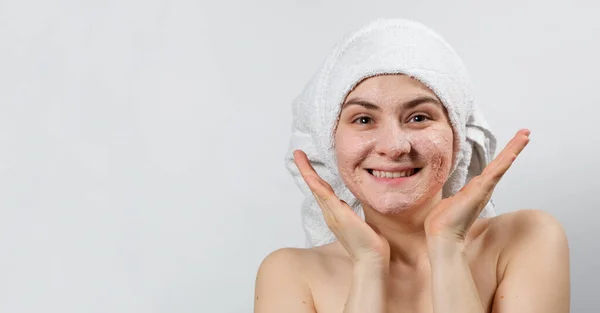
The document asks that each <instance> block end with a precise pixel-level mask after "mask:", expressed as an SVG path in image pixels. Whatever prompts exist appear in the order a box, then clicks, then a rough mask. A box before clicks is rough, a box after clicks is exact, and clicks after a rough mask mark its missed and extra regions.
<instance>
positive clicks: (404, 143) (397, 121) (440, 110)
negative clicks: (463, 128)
mask: <svg viewBox="0 0 600 313" xmlns="http://www.w3.org/2000/svg"><path fill="white" fill-rule="evenodd" d="M398 86H400V87H401V88H398ZM418 97H429V98H431V100H430V101H426V102H422V103H421V104H420V105H418V106H416V107H414V108H410V109H408V110H407V109H405V106H403V105H402V104H404V103H407V102H408V101H410V100H412V99H414V98H418ZM347 99H348V100H347V101H346V103H347V105H345V106H344V107H343V109H342V111H341V114H340V118H339V122H338V125H337V128H336V132H335V150H336V155H337V159H338V169H339V172H340V176H341V178H342V180H343V181H344V183H345V184H346V186H347V187H348V189H349V190H350V191H351V192H352V193H353V194H354V195H355V196H356V197H357V198H358V199H359V200H360V202H361V203H362V204H363V206H365V205H366V206H368V207H369V209H373V210H376V211H378V212H379V213H382V214H397V213H400V212H404V211H409V210H411V209H414V208H418V207H422V206H423V205H424V204H425V203H427V202H429V201H431V200H432V199H435V200H437V199H439V197H440V196H439V192H440V190H441V188H442V186H443V185H444V183H445V181H446V180H447V178H448V176H449V172H450V168H451V166H452V157H453V131H452V127H451V126H450V123H449V121H448V118H447V116H446V113H445V110H444V107H443V106H442V105H441V103H440V101H439V100H438V98H437V97H436V95H435V94H434V93H433V92H431V91H430V90H429V89H427V88H426V87H425V86H424V85H422V84H421V83H419V82H417V81H416V80H413V79H410V78H409V77H406V76H401V75H382V76H376V77H373V78H370V79H367V80H365V81H364V82H362V83H361V84H359V85H358V86H357V87H356V88H355V89H354V90H353V91H352V92H351V93H350V94H349V95H348V97H347ZM357 99H360V101H353V100H357ZM357 102H358V103H362V102H369V103H371V104H374V105H376V106H377V107H378V109H373V108H367V107H365V106H362V105H360V104H353V103H357ZM398 166H401V167H410V168H421V169H422V170H421V171H420V172H419V173H418V174H417V175H415V179H414V180H411V182H410V183H407V184H405V185H403V186H401V187H396V186H382V185H381V184H378V183H375V182H374V180H373V179H372V175H371V174H369V172H367V170H366V169H379V168H383V169H385V168H390V167H398Z"/></svg>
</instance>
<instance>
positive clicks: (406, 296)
mask: <svg viewBox="0 0 600 313" xmlns="http://www.w3.org/2000/svg"><path fill="white" fill-rule="evenodd" d="M432 95H433V93H432V92H431V91H430V90H428V89H427V88H426V87H425V86H423V85H422V84H420V83H418V82H417V81H414V80H412V79H410V78H408V77H406V76H401V75H383V76H377V77H372V78H369V79H367V80H365V81H363V82H362V83H361V84H359V85H358V86H357V87H356V88H355V89H354V90H353V91H352V92H351V93H350V94H349V95H348V97H347V98H346V101H345V104H346V105H345V106H344V108H343V110H342V113H341V115H340V120H339V123H338V125H337V129H336V141H335V144H336V152H337V153H338V155H337V157H338V166H339V169H340V173H341V175H342V177H343V179H344V182H345V183H346V184H347V186H348V187H349V188H350V190H351V191H352V192H353V193H354V194H355V195H356V196H357V198H358V199H359V200H360V201H361V202H362V204H363V208H364V212H365V221H363V220H362V219H360V218H359V217H358V216H357V215H356V214H354V212H353V211H352V210H351V209H350V208H349V207H348V205H347V204H346V203H344V202H343V201H341V200H339V199H338V198H337V197H336V196H335V194H334V193H333V189H332V188H331V186H329V185H328V184H327V183H326V182H325V181H323V180H322V179H320V177H318V174H317V173H316V172H315V171H314V169H313V168H312V167H311V166H310V164H309V162H308V159H307V158H306V155H305V154H304V153H302V152H301V151H297V152H296V153H295V154H294V157H295V160H296V164H297V166H298V168H299V170H300V172H301V174H302V176H303V178H304V179H305V181H306V182H307V184H308V185H309V187H310V188H311V190H312V191H313V194H314V195H315V199H316V200H317V202H318V203H319V205H320V207H321V208H322V210H323V214H324V217H325V220H326V221H327V224H328V226H329V228H330V229H331V230H332V231H333V233H334V234H335V235H336V237H337V239H338V240H337V241H335V242H334V243H332V244H329V245H325V246H321V247H316V248H311V249H294V248H285V249H280V250H277V251H275V252H273V253H271V254H270V255H269V256H267V257H266V258H265V260H264V261H263V262H262V264H261V266H260V268H259V271H258V275H257V279H256V289H255V292H256V295H255V312H256V313H272V312H302V313H315V312H319V313H328V312H345V313H351V312H371V313H383V312H434V313H441V312H444V313H453V312H461V313H465V312H472V313H481V312H492V313H508V312H510V313H519V312H523V313H525V312H528V313H531V312H533V313H542V312H544V313H565V312H568V311H569V304H570V303H569V301H570V277H569V251H568V243H567V240H566V235H565V233H564V230H563V229H562V226H561V225H560V223H558V221H556V219H554V218H553V217H552V216H550V215H549V214H547V213H545V212H543V211H538V210H522V211H516V212H512V213H509V214H504V215H500V216H497V217H494V218H486V219H477V218H476V217H477V216H478V214H479V212H480V211H481V209H482V208H483V205H482V204H485V203H486V202H487V200H488V199H489V197H491V193H492V192H493V189H494V187H495V186H496V184H497V183H498V182H499V180H500V178H501V177H502V176H503V175H504V173H505V172H506V171H507V170H508V168H509V167H510V165H511V164H512V163H513V162H514V160H515V159H516V156H517V155H518V154H519V153H520V152H521V151H522V150H523V148H524V147H525V145H526V144H527V143H528V142H529V138H528V136H529V131H526V130H522V131H519V132H518V133H517V134H516V135H515V137H514V138H513V139H512V140H511V141H510V142H509V143H508V144H507V146H506V147H505V148H504V150H503V151H502V152H501V153H500V154H499V155H498V157H496V159H494V161H493V162H492V163H490V165H488V167H486V169H485V170H484V172H483V173H482V175H480V176H478V177H476V178H474V179H473V180H472V181H471V182H470V183H469V184H467V185H466V186H465V188H463V190H461V191H460V192H459V193H458V194H456V195H455V196H453V197H450V198H446V199H442V197H441V186H442V185H443V183H444V182H445V180H446V179H447V177H448V174H449V173H448V172H449V169H450V168H451V161H450V160H452V151H453V148H454V147H453V146H452V143H453V141H452V139H453V138H452V130H451V128H450V125H449V123H448V120H447V118H446V115H445V112H444V110H443V108H441V107H440V106H436V105H435V102H436V101H435V100H436V99H434V100H430V101H425V102H423V101H420V102H421V104H420V105H419V106H407V104H408V103H411V102H412V103H415V100H416V99H422V98H423V97H428V96H432ZM358 96H360V98H361V99H362V100H363V101H362V103H363V105H355V104H353V105H349V103H350V102H352V101H353V99H356V98H358ZM430 98H431V97H430ZM365 102H369V103H370V104H372V105H375V106H377V108H378V109H375V108H374V107H373V106H372V105H371V106H369V105H366V106H367V107H370V108H364V107H365V105H364V103H365ZM355 107H356V108H355ZM409 107H410V108H409ZM353 110H356V111H353ZM417 115H423V116H425V117H427V116H429V119H427V118H421V117H416V116H417ZM365 117H366V118H365ZM359 118H360V119H359ZM388 166H389V167H395V166H409V167H411V166H412V167H419V168H422V170H421V171H420V172H419V173H417V175H416V176H415V177H414V178H413V179H412V180H406V181H405V182H403V183H402V184H397V185H395V186H390V185H386V184H382V183H381V182H377V181H374V180H373V178H372V177H371V176H370V174H369V173H368V171H366V169H369V168H377V167H388Z"/></svg>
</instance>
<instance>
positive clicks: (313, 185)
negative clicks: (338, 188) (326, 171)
mask: <svg viewBox="0 0 600 313" xmlns="http://www.w3.org/2000/svg"><path fill="white" fill-rule="evenodd" d="M294 163H295V164H296V167H298V170H299V171H300V175H302V178H303V179H304V181H305V182H306V183H307V184H308V186H309V188H310V189H311V190H320V191H321V192H319V196H321V197H326V196H328V195H329V194H332V193H333V192H334V191H333V188H331V186H330V185H329V184H328V183H327V182H326V181H325V180H323V179H322V178H321V177H320V176H319V174H318V173H317V171H316V170H315V169H314V168H313V166H312V165H311V164H310V162H309V160H308V157H307V156H306V153H304V151H302V150H295V151H294ZM323 188H324V190H323Z"/></svg>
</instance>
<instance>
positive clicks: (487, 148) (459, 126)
mask: <svg viewBox="0 0 600 313" xmlns="http://www.w3.org/2000/svg"><path fill="white" fill-rule="evenodd" d="M383 74H403V75H407V76H409V77H412V78H414V79H416V80H418V81H420V82H421V83H423V84H424V85H425V86H427V87H428V88H429V89H431V90H432V91H433V92H434V93H435V94H436V95H437V96H438V98H439V99H440V100H441V102H442V104H443V105H444V107H445V108H446V110H447V112H448V118H449V120H450V123H451V125H452V128H453V130H454V140H455V147H458V149H455V153H456V155H455V156H454V163H453V166H452V170H451V174H450V176H449V178H448V180H447V181H446V183H445V185H444V187H443V197H444V198H446V197H449V196H452V195H454V194H455V193H457V192H458V191H459V190H460V189H461V188H462V187H463V186H464V185H465V184H466V183H467V182H468V181H469V180H470V179H471V178H473V177H474V176H477V175H479V174H481V172H482V170H483V169H484V168H485V166H487V164H488V163H489V162H490V161H491V160H492V158H493V156H494V153H495V150H496V138H495V136H494V135H493V133H492V132H491V130H490V129H489V127H488V124H487V122H486V121H485V119H484V117H483V115H482V113H481V111H480V109H479V108H478V107H477V104H476V103H475V101H474V99H473V92H472V87H471V82H470V80H469V77H468V73H467V70H466V68H465V66H464V64H463V62H462V60H461V59H460V58H459V57H458V55H457V54H456V52H455V51H454V50H453V49H452V48H451V47H450V45H449V44H448V43H447V42H446V41H445V40H444V39H443V38H442V37H440V36H439V35H438V34H437V33H435V32H434V31H432V30H431V29H429V28H427V27H425V26H424V25H422V24H420V23H417V22H414V21H408V20H403V19H380V20H376V21H374V22H371V23H369V24H368V25H365V26H364V27H362V28H360V29H359V30H357V31H355V32H353V33H352V34H350V35H349V36H347V37H346V38H345V40H343V41H342V42H341V43H340V44H338V45H337V46H336V47H335V48H334V49H333V51H332V52H331V53H330V55H329V56H328V57H327V59H326V61H325V62H324V64H323V65H322V66H321V68H320V69H319V70H318V72H317V73H316V75H315V76H314V77H313V78H312V79H311V81H310V82H309V83H308V85H307V86H306V87H305V89H304V90H303V92H302V93H301V94H300V95H299V96H298V97H297V98H296V99H295V100H294V102H293V126H292V137H291V140H290V145H289V149H288V151H287V154H286V157H285V163H286V168H287V169H288V170H289V172H290V173H291V174H292V176H293V177H294V180H295V182H296V184H297V185H298V186H299V187H300V189H301V190H302V193H303V194H304V196H305V199H304V201H303V203H302V208H301V216H302V224H303V227H304V231H305V233H306V239H307V246H308V247H314V246H320V245H323V244H327V243H330V242H332V241H334V240H335V236H334V235H333V233H332V232H331V231H330V230H329V228H328V227H327V224H326V223H325V219H324V217H323V214H322V212H321V208H320V207H319V205H318V204H317V202H316V200H315V199H314V196H313V194H312V193H311V191H310V189H309V188H308V185H307V184H306V183H305V182H304V180H303V179H302V176H301V175H300V172H299V171H298V168H297V167H296V165H295V164H294V158H293V151H294V150H297V149H300V150H302V151H304V152H305V153H306V155H307V156H308V159H309V161H310V162H311V164H312V166H313V167H314V168H315V170H316V171H317V173H318V174H319V175H320V176H321V177H322V178H323V179H324V180H325V181H327V182H328V183H329V184H330V185H331V187H332V188H333V189H334V191H335V194H336V195H337V196H338V197H339V198H340V199H342V200H344V201H346V202H347V203H348V205H350V207H352V209H353V210H354V211H355V212H356V213H357V214H358V215H359V216H361V217H363V216H364V214H363V212H362V207H361V204H360V202H359V201H358V200H357V199H356V197H355V196H354V195H353V194H352V193H351V192H350V191H349V190H348V188H346V186H345V185H344V183H343V181H342V178H341V177H340V175H339V173H338V168H337V160H336V155H335V150H334V146H333V145H334V141H333V138H334V129H335V126H336V124H337V119H338V116H339V114H340V110H341V105H342V103H343V101H344V100H345V98H346V96H347V95H348V93H350V91H352V89H353V88H354V87H355V86H357V85H358V84H359V83H360V82H361V81H363V80H364V79H366V78H369V77H373V76H376V75H383ZM494 215H495V210H494V205H493V202H492V201H491V200H490V202H489V203H488V204H487V205H486V206H485V208H484V209H483V211H482V213H481V215H480V217H490V216H494Z"/></svg>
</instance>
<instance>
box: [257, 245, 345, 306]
mask: <svg viewBox="0 0 600 313" xmlns="http://www.w3.org/2000/svg"><path fill="white" fill-rule="evenodd" d="M331 246H332V245H326V246H322V247H317V248H310V249H301V248H282V249H278V250H276V251H274V252H272V253H270V254H269V255H268V256H267V257H265V259H264V260H263V261H262V263H261V264H260V267H259V269H258V273H257V275H256V285H255V297H254V299H255V302H254V312H255V313H270V312H284V311H294V312H302V313H313V312H316V310H315V307H314V301H313V298H312V292H311V286H310V281H311V277H313V276H315V271H316V270H318V269H319V268H320V267H321V265H322V263H323V261H324V260H327V259H328V258H329V255H330V254H332V253H333V251H334V249H332V247H331Z"/></svg>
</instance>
